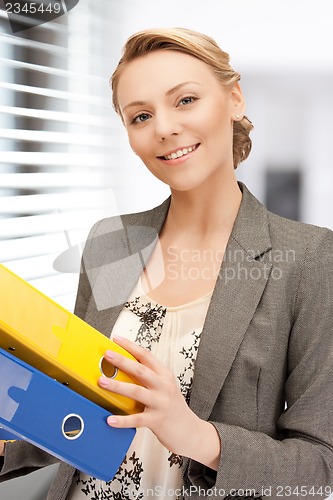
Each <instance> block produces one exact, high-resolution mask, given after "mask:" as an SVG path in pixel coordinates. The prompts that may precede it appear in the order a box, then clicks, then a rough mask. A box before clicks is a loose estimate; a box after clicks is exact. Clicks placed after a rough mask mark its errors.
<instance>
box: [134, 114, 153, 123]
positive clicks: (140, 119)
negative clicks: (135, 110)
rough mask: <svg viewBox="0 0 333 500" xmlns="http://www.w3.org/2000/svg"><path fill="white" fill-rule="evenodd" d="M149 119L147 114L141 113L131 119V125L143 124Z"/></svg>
mask: <svg viewBox="0 0 333 500" xmlns="http://www.w3.org/2000/svg"><path fill="white" fill-rule="evenodd" d="M149 118H150V115H148V113H141V114H140V115H138V116H136V117H135V118H133V122H132V123H143V122H146V121H147V120H149Z"/></svg>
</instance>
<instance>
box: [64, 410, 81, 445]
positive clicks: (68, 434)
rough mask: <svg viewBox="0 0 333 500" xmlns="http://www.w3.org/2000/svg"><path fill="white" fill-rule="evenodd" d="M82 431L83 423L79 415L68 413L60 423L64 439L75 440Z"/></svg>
mask: <svg viewBox="0 0 333 500" xmlns="http://www.w3.org/2000/svg"><path fill="white" fill-rule="evenodd" d="M83 429H84V422H83V419H82V418H81V417H80V415H76V414H75V413H70V414H69V415H67V416H66V417H65V418H64V420H63V421H62V428H61V430H62V433H63V436H64V437H65V438H66V439H71V440H73V439H77V438H79V437H80V436H81V434H82V432H83Z"/></svg>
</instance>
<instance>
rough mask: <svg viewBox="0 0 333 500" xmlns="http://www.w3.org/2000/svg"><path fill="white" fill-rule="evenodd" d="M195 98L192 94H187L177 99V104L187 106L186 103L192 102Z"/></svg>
mask: <svg viewBox="0 0 333 500" xmlns="http://www.w3.org/2000/svg"><path fill="white" fill-rule="evenodd" d="M195 100H196V98H195V97H194V96H192V95H189V96H187V97H183V98H182V99H181V100H180V101H179V105H180V106H187V105H188V104H191V103H192V102H194V101H195Z"/></svg>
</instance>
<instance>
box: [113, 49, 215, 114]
mask: <svg viewBox="0 0 333 500" xmlns="http://www.w3.org/2000/svg"><path fill="white" fill-rule="evenodd" d="M214 80H215V82H216V78H215V76H214V74H213V72H212V71H211V69H210V67H209V66H208V65H207V64H206V63H204V62H203V61H200V60H199V59H198V58H196V57H194V56H191V55H189V54H185V53H183V52H179V51H175V50H158V51H155V52H150V53H149V54H145V55H144V56H140V57H138V58H137V59H134V60H133V61H131V62H129V63H127V64H126V66H125V67H124V68H123V70H122V72H121V75H120V78H119V83H118V89H117V91H118V100H119V103H120V105H121V107H122V108H124V107H125V106H126V105H127V101H131V100H132V99H143V98H144V96H146V95H148V96H149V94H150V93H151V92H152V91H154V90H159V91H161V92H164V93H168V92H169V91H170V90H172V89H173V88H175V87H176V86H178V85H181V84H182V83H185V82H189V83H190V82H192V83H195V84H198V85H207V84H209V83H212V82H213V81H214ZM125 101H126V102H125Z"/></svg>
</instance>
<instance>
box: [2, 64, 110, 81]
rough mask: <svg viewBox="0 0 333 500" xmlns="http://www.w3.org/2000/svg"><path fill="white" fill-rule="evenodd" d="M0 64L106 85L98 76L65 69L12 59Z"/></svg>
mask: <svg viewBox="0 0 333 500" xmlns="http://www.w3.org/2000/svg"><path fill="white" fill-rule="evenodd" d="M0 64H2V65H3V66H8V67H10V68H20V69H26V70H29V71H36V72H39V73H47V74H48V75H53V76H61V77H63V78H78V79H81V78H88V79H89V80H95V81H96V82H101V83H103V82H104V83H105V80H104V79H103V78H101V77H99V76H97V75H85V74H84V73H74V72H73V71H67V70H65V69H58V68H52V67H50V66H42V65H40V64H31V63H27V62H24V61H13V60H12V59H5V58H0Z"/></svg>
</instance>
